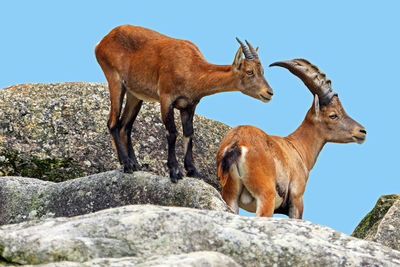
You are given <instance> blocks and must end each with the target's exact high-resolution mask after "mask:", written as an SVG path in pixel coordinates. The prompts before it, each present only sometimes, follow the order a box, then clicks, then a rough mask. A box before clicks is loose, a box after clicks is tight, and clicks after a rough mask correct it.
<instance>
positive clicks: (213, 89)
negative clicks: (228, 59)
mask: <svg viewBox="0 0 400 267" xmlns="http://www.w3.org/2000/svg"><path fill="white" fill-rule="evenodd" d="M197 83H198V86H199V94H200V97H204V96H207V95H212V94H216V93H220V92H228V91H238V88H237V85H236V84H237V83H236V80H235V76H234V75H233V70H232V65H214V64H210V63H207V64H206V65H205V66H203V67H202V72H201V74H200V76H199V77H198V81H197Z"/></svg>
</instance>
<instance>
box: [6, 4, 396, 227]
mask: <svg viewBox="0 0 400 267" xmlns="http://www.w3.org/2000/svg"><path fill="white" fill-rule="evenodd" d="M59 2H60V1H1V2H0V10H1V16H0V29H1V31H0V33H1V39H0V88H3V87H7V86H9V85H12V84H17V83H27V82H66V81H86V82H105V78H104V76H103V73H102V71H101V70H100V68H99V66H98V65H97V62H96V60H95V57H94V53H93V48H94V45H95V44H96V43H97V42H98V41H99V40H100V39H101V38H102V37H103V36H104V35H106V34H107V33H108V32H109V31H110V30H111V29H112V28H114V27H115V26H118V25H121V24H133V25H140V26H144V27H148V28H151V29H154V30H157V31H159V32H161V33H164V34H167V35H169V36H172V37H176V38H181V39H187V40H191V41H192V42H194V43H195V44H196V45H197V46H198V47H199V48H200V50H201V51H202V53H203V54H204V56H205V58H206V59H207V60H208V61H209V62H212V63H215V64H231V63H232V61H233V58H234V55H235V52H236V50H237V48H238V44H237V42H236V40H235V37H236V36H238V37H239V38H241V39H247V40H249V41H250V42H251V43H252V44H253V45H254V46H259V47H260V49H259V55H260V58H261V61H262V62H263V65H264V67H265V77H266V79H267V80H268V81H269V84H270V85H271V87H272V88H273V89H274V92H275V95H274V98H273V100H272V101H271V102H270V103H268V104H264V103H262V102H260V101H258V100H255V99H252V98H250V97H248V96H245V95H243V94H241V93H238V92H235V93H224V94H217V95H214V96H210V97H206V98H204V99H203V100H202V101H201V103H200V104H199V106H198V108H197V113H198V114H201V115H204V116H206V117H208V118H211V119H214V120H218V121H221V122H224V123H226V124H229V125H231V126H236V125H241V124H250V125H254V126H257V127H259V128H261V129H263V130H264V131H266V132H267V133H269V134H273V135H288V134H289V133H291V132H292V131H294V130H295V129H296V128H297V126H298V125H300V123H301V121H302V120H303V118H304V116H305V114H306V112H307V110H308V109H309V108H310V106H311V103H312V95H311V94H310V92H309V91H308V90H307V88H306V87H305V86H304V85H303V83H302V82H301V81H300V80H299V79H298V78H297V77H295V76H293V75H292V74H290V73H289V72H288V71H287V70H285V69H283V68H277V67H275V68H268V67H267V66H268V65H269V64H270V63H272V62H275V61H278V60H287V59H292V58H298V57H302V58H306V59H308V60H310V61H311V62H312V63H314V64H316V65H317V66H319V67H320V69H321V70H322V71H324V72H325V73H327V75H328V77H329V78H330V79H331V80H332V85H333V88H334V90H335V91H336V92H338V93H339V97H340V99H341V101H342V103H343V105H344V107H345V109H346V111H347V112H348V114H349V115H350V116H352V117H353V118H354V119H355V120H357V121H358V122H360V123H361V124H363V125H364V126H365V127H366V129H367V131H368V137H367V141H366V142H365V143H364V144H363V145H357V144H327V145H326V146H325V148H324V149H323V151H322V152H321V154H320V157H319V159H318V161H317V164H316V166H315V167H314V169H313V170H312V171H311V175H310V178H309V181H308V183H307V188H306V192H305V195H304V203H305V209H304V219H305V220H310V221H312V222H315V223H319V224H323V225H327V226H330V227H332V228H334V229H337V230H339V231H342V232H344V233H351V232H352V231H353V229H354V228H355V226H356V225H357V224H358V222H359V221H360V220H361V219H362V218H363V217H364V215H366V213H367V212H368V211H369V210H370V209H371V208H372V207H373V205H374V204H375V202H376V200H377V199H378V197H379V196H381V195H383V194H392V193H400V181H399V178H400V177H399V173H398V166H399V164H400V163H399V148H400V147H399V141H398V140H397V136H398V135H399V132H400V126H399V123H398V122H399V117H398V114H399V111H398V109H397V108H398V107H399V100H400V88H399V83H398V81H397V79H398V73H399V70H400V69H399V62H400V53H399V48H400V41H399V40H400V39H399V27H400V17H399V11H400V2H398V1H380V2H379V3H378V1H329V3H328V1H250V2H249V1H241V2H239V1H171V0H169V1H71V0H70V1H63V3H61V4H60V3H59Z"/></svg>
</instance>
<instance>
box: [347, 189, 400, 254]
mask: <svg viewBox="0 0 400 267" xmlns="http://www.w3.org/2000/svg"><path fill="white" fill-rule="evenodd" d="M351 235H352V236H354V237H358V238H362V239H365V240H370V241H375V242H378V243H380V244H383V245H385V246H388V247H391V248H393V249H397V250H400V194H394V195H385V196H381V197H380V198H379V199H378V201H377V202H376V205H375V207H374V208H373V209H372V210H371V211H370V212H369V213H368V214H367V215H366V216H365V217H364V219H362V220H361V222H360V223H359V225H358V226H357V227H356V229H355V230H354V232H353V233H352V234H351Z"/></svg>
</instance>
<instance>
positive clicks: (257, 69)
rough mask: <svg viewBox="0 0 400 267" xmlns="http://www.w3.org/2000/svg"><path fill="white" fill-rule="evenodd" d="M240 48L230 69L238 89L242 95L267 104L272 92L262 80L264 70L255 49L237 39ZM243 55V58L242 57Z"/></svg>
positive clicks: (263, 79)
mask: <svg viewBox="0 0 400 267" xmlns="http://www.w3.org/2000/svg"><path fill="white" fill-rule="evenodd" d="M236 40H237V41H238V42H239V44H240V47H239V49H238V51H237V52H236V55H235V60H234V61H233V64H232V67H233V71H234V73H235V74H236V75H237V77H238V82H239V89H240V91H241V92H242V93H244V94H246V95H249V96H251V97H254V98H256V99H259V100H261V101H263V102H265V103H266V102H269V101H270V100H271V98H272V95H273V94H274V93H273V90H272V88H271V87H270V86H269V84H268V82H267V81H266V80H265V78H264V69H263V67H262V65H261V62H260V59H259V58H258V54H257V50H258V48H257V49H254V47H253V46H252V45H251V44H250V43H249V42H247V41H246V43H247V46H246V45H245V44H243V43H242V42H241V41H240V40H239V39H238V38H236ZM243 55H244V58H242V56H243Z"/></svg>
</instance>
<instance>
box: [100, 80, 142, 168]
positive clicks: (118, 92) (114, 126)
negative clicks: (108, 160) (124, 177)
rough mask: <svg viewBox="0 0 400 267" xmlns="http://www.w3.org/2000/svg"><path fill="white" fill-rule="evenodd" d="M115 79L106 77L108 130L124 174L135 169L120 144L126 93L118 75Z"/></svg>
mask: <svg viewBox="0 0 400 267" xmlns="http://www.w3.org/2000/svg"><path fill="white" fill-rule="evenodd" d="M115 76H116V77H107V80H108V87H109V89H110V100H111V107H110V114H109V118H108V123H107V126H108V129H109V131H110V134H111V140H112V142H113V144H114V148H115V150H116V151H117V155H118V160H119V162H120V163H121V164H123V166H124V172H132V171H135V170H136V168H135V166H134V164H133V162H132V161H131V160H130V159H129V157H128V153H127V151H126V149H125V147H124V145H123V144H122V141H121V138H120V127H121V121H120V118H119V117H120V114H121V109H122V102H123V100H124V96H125V93H126V90H125V86H124V85H123V84H122V82H121V81H120V80H119V77H118V75H117V74H116V75H115Z"/></svg>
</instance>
